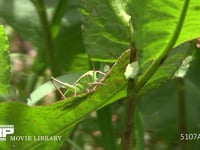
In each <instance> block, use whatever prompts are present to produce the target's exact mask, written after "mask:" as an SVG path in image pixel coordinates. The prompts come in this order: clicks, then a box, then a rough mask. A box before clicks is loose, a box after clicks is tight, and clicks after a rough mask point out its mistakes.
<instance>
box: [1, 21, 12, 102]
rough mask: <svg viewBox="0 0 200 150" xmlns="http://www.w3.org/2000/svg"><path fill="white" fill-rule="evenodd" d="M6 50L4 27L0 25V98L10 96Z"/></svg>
mask: <svg viewBox="0 0 200 150" xmlns="http://www.w3.org/2000/svg"><path fill="white" fill-rule="evenodd" d="M8 48H9V46H8V39H7V37H6V35H5V31H4V27H3V26H2V25H0V68H1V69H0V97H6V96H8V95H9V94H10V79H11V72H10V71H11V70H10V57H9V50H8ZM0 99H1V98H0Z"/></svg>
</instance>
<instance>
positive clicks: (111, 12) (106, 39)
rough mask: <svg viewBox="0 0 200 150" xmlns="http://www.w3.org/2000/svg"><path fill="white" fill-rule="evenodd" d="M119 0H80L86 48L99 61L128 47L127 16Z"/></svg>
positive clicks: (114, 57) (109, 59) (128, 18)
mask: <svg viewBox="0 0 200 150" xmlns="http://www.w3.org/2000/svg"><path fill="white" fill-rule="evenodd" d="M124 5H125V2H122V1H121V0H114V1H113V0H103V1H100V0H96V1H94V0H87V1H84V3H83V9H82V14H83V28H82V31H83V39H84V43H85V46H86V51H87V52H88V54H89V55H90V56H91V57H92V58H96V59H97V60H100V61H106V60H107V61H114V60H115V59H116V58H117V57H118V56H119V55H120V54H121V53H122V52H123V51H124V49H127V48H129V20H130V16H129V15H127V14H126V12H125V9H124Z"/></svg>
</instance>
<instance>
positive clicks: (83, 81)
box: [51, 70, 106, 99]
mask: <svg viewBox="0 0 200 150" xmlns="http://www.w3.org/2000/svg"><path fill="white" fill-rule="evenodd" d="M105 75H106V74H105V73H104V72H101V71H98V70H97V71H93V70H90V71H88V72H86V73H84V74H83V75H81V76H80V77H79V78H78V79H77V80H76V81H75V82H74V83H73V84H68V83H65V82H62V81H60V80H58V79H56V78H54V77H51V82H52V84H53V85H54V86H55V88H56V89H57V90H58V92H59V93H60V94H61V96H62V97H63V98H64V99H65V98H67V97H69V96H77V95H78V94H81V93H89V92H91V91H92V90H95V89H96V87H97V85H99V84H102V83H101V81H100V79H102V78H103V76H105ZM58 85H61V87H62V88H64V89H66V91H65V92H63V91H62V90H61V89H60V86H58Z"/></svg>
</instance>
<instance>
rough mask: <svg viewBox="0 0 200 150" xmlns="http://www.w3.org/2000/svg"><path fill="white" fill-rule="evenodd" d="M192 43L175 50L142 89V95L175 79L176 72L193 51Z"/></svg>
mask: <svg viewBox="0 0 200 150" xmlns="http://www.w3.org/2000/svg"><path fill="white" fill-rule="evenodd" d="M191 48H192V47H191V43H189V42H186V43H184V44H182V45H180V46H178V47H176V48H174V49H173V50H172V51H171V52H170V53H169V55H168V56H167V57H166V59H165V60H163V61H164V62H162V64H161V65H160V67H159V68H158V69H157V71H156V72H155V73H154V74H153V76H152V77H151V78H150V79H149V80H148V81H147V83H146V84H145V85H144V87H143V88H142V89H141V91H140V94H144V93H147V92H148V91H149V90H152V89H155V88H158V87H159V86H160V85H162V84H163V83H165V82H167V81H168V80H169V79H172V78H173V77H174V74H175V72H176V71H177V70H178V68H179V67H180V66H181V64H182V62H183V60H184V59H185V58H186V56H187V55H189V54H190V52H191V51H192V49H191Z"/></svg>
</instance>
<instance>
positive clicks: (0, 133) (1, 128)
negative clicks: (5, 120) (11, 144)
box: [0, 125, 14, 141]
mask: <svg viewBox="0 0 200 150" xmlns="http://www.w3.org/2000/svg"><path fill="white" fill-rule="evenodd" d="M13 133H14V125H0V141H6V136H7V135H8V134H13Z"/></svg>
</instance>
